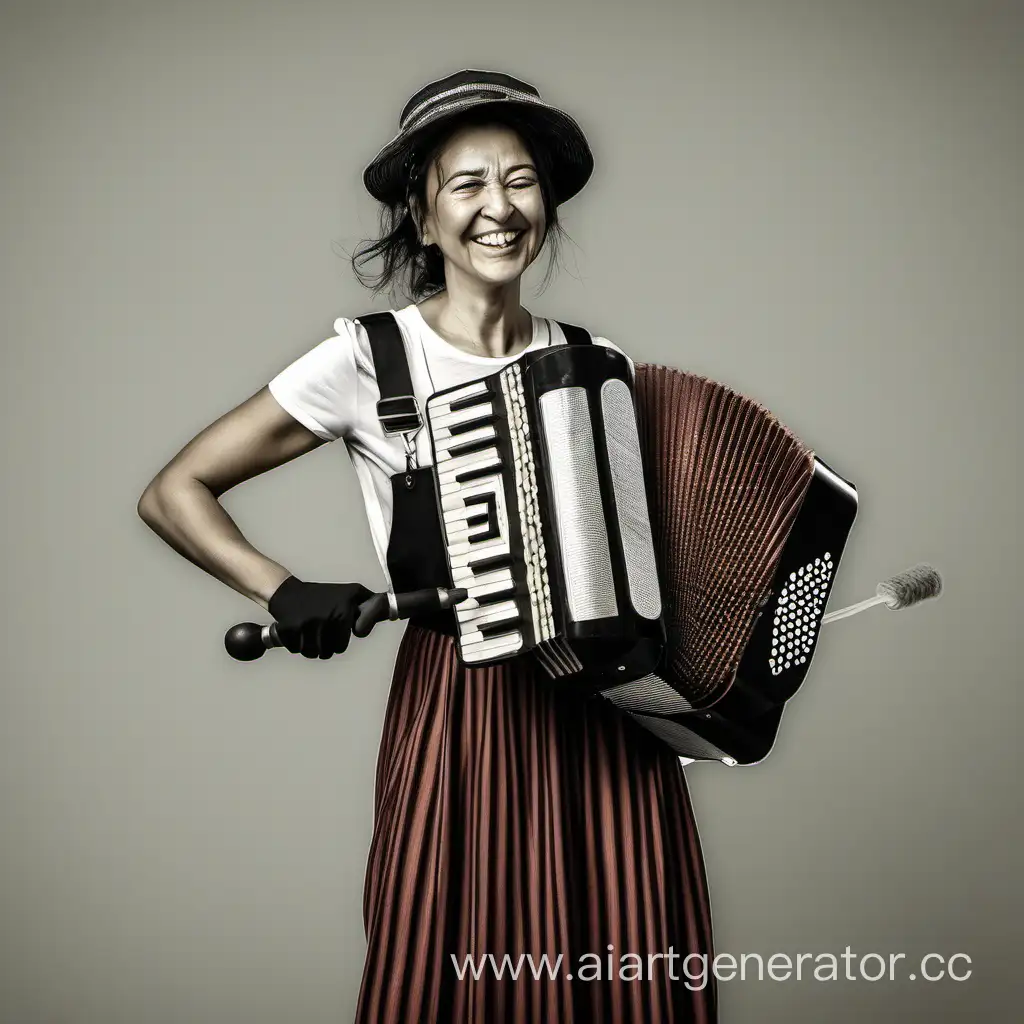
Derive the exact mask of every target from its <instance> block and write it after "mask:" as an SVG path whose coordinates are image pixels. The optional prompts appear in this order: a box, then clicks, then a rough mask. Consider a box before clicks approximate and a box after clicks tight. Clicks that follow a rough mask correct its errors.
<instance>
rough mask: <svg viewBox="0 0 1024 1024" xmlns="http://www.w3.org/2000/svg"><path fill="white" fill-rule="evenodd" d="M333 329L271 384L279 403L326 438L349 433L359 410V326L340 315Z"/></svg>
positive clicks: (290, 413) (328, 439)
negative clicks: (357, 352) (356, 350)
mask: <svg viewBox="0 0 1024 1024" xmlns="http://www.w3.org/2000/svg"><path fill="white" fill-rule="evenodd" d="M334 330H335V332H336V333H335V335H334V337H332V338H328V339H327V340H326V341H322V342H320V344H319V345H317V346H315V347H314V348H311V349H310V350H309V351H308V352H306V353H305V354H304V355H301V356H299V358H298V359H296V360H295V361H294V362H293V363H291V364H290V365H289V366H286V367H285V368H284V369H283V370H282V371H281V372H280V373H279V374H278V375H277V376H276V377H274V378H273V380H271V381H270V383H269V384H268V387H269V389H270V393H271V394H272V395H273V396H274V398H275V400H276V401H277V403H278V405H280V406H281V408H282V409H284V411H285V412H287V413H288V414H289V415H290V416H291V417H292V418H294V419H296V420H298V421H299V423H301V424H302V425H303V426H304V427H306V428H307V429H308V430H311V431H312V432H313V433H314V434H316V436H317V437H320V438H323V440H325V441H335V440H337V439H338V438H340V437H344V436H345V435H346V434H348V433H349V431H350V430H352V428H353V425H354V422H355V410H356V383H357V380H356V355H355V346H356V325H355V324H354V323H353V322H352V321H351V320H346V319H345V318H344V317H339V318H338V319H337V320H335V321H334Z"/></svg>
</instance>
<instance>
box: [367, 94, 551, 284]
mask: <svg viewBox="0 0 1024 1024" xmlns="http://www.w3.org/2000/svg"><path fill="white" fill-rule="evenodd" d="M467 124H503V125H505V126H506V127H509V128H511V129H513V131H515V132H517V133H518V134H519V135H520V136H521V137H522V139H523V141H524V142H525V143H526V146H527V148H528V149H529V150H530V154H531V156H532V157H533V161H534V164H535V166H536V168H537V181H538V184H539V185H540V190H541V196H542V198H543V201H544V220H545V228H544V245H546V246H548V248H549V259H548V269H547V272H546V273H545V275H544V279H543V282H542V285H541V287H542V288H545V287H547V285H548V283H549V281H550V280H551V277H552V275H553V272H554V268H555V266H556V261H557V258H558V251H559V241H560V240H561V239H562V238H564V237H567V236H566V235H565V231H564V229H563V228H562V225H561V224H559V222H558V209H557V207H556V205H555V202H554V189H553V188H552V184H551V182H552V175H551V164H550V160H549V157H548V154H547V151H546V150H545V149H544V147H543V146H537V145H534V143H533V141H532V139H531V136H530V130H529V122H528V120H527V119H526V118H524V117H522V116H521V115H520V114H519V112H518V111H515V110H502V111H496V110H495V109H494V108H488V107H484V108H480V109H476V110H469V111H467V112H466V113H465V114H464V115H462V116H461V117H458V118H456V119H454V120H453V121H447V122H445V124H444V126H443V127H442V128H440V129H439V130H438V131H436V132H434V133H432V134H429V135H427V136H426V137H424V138H422V139H421V140H420V141H419V142H417V144H416V146H415V147H414V149H413V151H412V152H411V154H410V155H409V158H408V159H407V160H406V171H407V181H408V186H407V194H406V198H405V199H404V200H396V201H395V202H391V203H381V209H380V237H379V238H377V239H369V240H367V241H364V242H361V243H360V244H359V245H358V246H357V247H356V250H355V253H354V254H353V255H352V257H351V262H352V269H353V271H354V273H355V275H356V277H357V278H358V279H359V281H360V283H361V284H363V285H365V286H366V287H368V288H372V289H373V291H374V293H375V294H376V293H378V292H382V291H384V290H385V289H387V288H389V287H393V286H394V285H396V284H404V285H405V290H406V291H407V292H408V294H409V296H410V297H411V298H412V299H414V300H418V299H423V298H426V297H427V296H428V295H433V294H434V293H435V292H439V291H442V290H443V289H444V286H445V280H444V256H443V255H442V253H441V250H440V249H439V248H438V247H437V246H436V245H428V246H425V245H423V244H422V243H421V241H420V236H419V232H418V231H417V229H416V222H415V220H414V219H413V215H412V209H411V206H412V200H415V201H416V202H418V203H419V206H420V209H421V210H424V211H425V210H426V208H427V204H426V199H427V197H426V187H427V171H428V169H429V167H430V164H431V162H434V163H435V164H436V161H437V155H438V153H439V151H440V149H441V147H442V146H443V145H444V144H445V142H447V141H448V139H450V138H451V136H452V135H453V134H454V133H455V132H456V131H457V130H459V129H461V128H463V127H464V126H465V125H467ZM375 260H380V263H381V266H380V270H379V271H378V272H377V273H372V272H369V271H367V270H365V269H364V268H365V266H366V265H367V264H368V263H372V262H374V261H375Z"/></svg>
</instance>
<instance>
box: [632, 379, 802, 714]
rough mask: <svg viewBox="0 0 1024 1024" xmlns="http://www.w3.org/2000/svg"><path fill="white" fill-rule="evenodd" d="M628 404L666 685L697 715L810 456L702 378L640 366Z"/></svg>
mask: <svg viewBox="0 0 1024 1024" xmlns="http://www.w3.org/2000/svg"><path fill="white" fill-rule="evenodd" d="M635 395H636V405H637V420H638V428H639V432H640V445H641V449H642V454H643V459H644V471H645V475H646V477H647V482H648V491H649V498H650V507H651V527H652V530H653V534H654V544H655V552H656V555H657V560H658V567H659V574H660V580H661V586H662V599H663V604H664V610H665V623H666V628H667V632H668V640H669V646H668V650H667V652H666V663H665V666H664V668H665V678H666V679H668V680H669V681H671V682H672V684H673V685H674V686H676V688H677V689H679V690H680V692H681V693H683V696H684V697H686V699H687V700H689V701H690V703H691V704H692V705H693V707H694V708H695V709H699V708H703V707H708V706H709V705H711V704H713V703H714V702H715V701H716V700H718V699H719V698H720V697H721V696H722V695H723V694H724V693H725V691H726V690H727V689H728V687H729V685H730V683H731V682H732V678H733V674H734V672H735V670H736V666H737V665H738V664H739V660H740V658H741V657H742V654H743V651H744V649H745V648H746V646H747V644H748V642H749V640H750V635H751V633H752V631H753V628H754V624H755V622H756V619H757V612H758V609H759V608H760V606H761V603H762V602H763V600H764V599H765V597H766V596H767V594H768V591H769V588H770V585H771V582H772V578H773V576H774V574H775V571H776V568H777V567H778V563H779V559H780V557H781V555H782V549H783V547H784V545H785V542H786V538H787V537H788V535H789V532H790V530H791V529H792V527H793V523H794V521H795V520H796V516H797V512H798V511H799V509H800V505H801V504H802V502H803V499H804V496H805V495H806V493H807V488H808V486H809V485H810V482H811V477H812V475H813V472H814V455H813V453H812V452H811V450H810V449H808V448H807V447H806V446H805V445H804V444H803V443H802V442H801V441H800V440H799V439H798V438H797V437H796V436H795V435H794V434H793V433H792V432H791V431H790V430H788V429H787V428H786V427H784V426H783V425H782V424H781V423H780V422H779V421H778V420H777V419H776V418H775V417H774V416H773V415H772V414H771V413H770V412H769V411H768V410H767V409H765V408H764V407H763V406H761V405H759V404H758V403H756V402H754V401H753V400H752V399H749V398H746V397H744V396H743V395H740V394H737V393H736V392H735V391H733V390H731V389H730V388H728V387H726V386H725V385H723V384H719V383H717V382H715V381H712V380H708V379H707V378H705V377H700V376H697V375H695V374H690V373H684V372H683V371H681V370H675V369H672V368H670V367H666V366H656V365H653V364H648V363H637V364H636V378H635Z"/></svg>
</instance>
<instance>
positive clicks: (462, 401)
mask: <svg viewBox="0 0 1024 1024" xmlns="http://www.w3.org/2000/svg"><path fill="white" fill-rule="evenodd" d="M490 399H491V394H490V392H489V391H480V392H478V393H477V394H475V395H467V396H466V397H465V398H456V399H455V401H454V402H451V403H449V405H448V411H449V412H460V411H461V410H463V409H472V408H473V406H474V405H483V404H484V402H489V401H490Z"/></svg>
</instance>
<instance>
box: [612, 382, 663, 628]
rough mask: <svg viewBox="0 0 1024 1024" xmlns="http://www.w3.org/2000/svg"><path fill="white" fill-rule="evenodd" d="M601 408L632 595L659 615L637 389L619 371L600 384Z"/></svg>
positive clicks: (644, 610) (649, 615)
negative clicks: (635, 399)
mask: <svg viewBox="0 0 1024 1024" xmlns="http://www.w3.org/2000/svg"><path fill="white" fill-rule="evenodd" d="M601 412H602V414H603V417H604V436H605V441H606V443H607V445H608V465H609V467H610V469H611V477H612V489H613V491H614V493H615V509H616V513H617V516H618V520H619V533H620V537H621V541H622V554H623V560H624V561H625V564H626V582H627V584H628V586H629V599H630V601H631V602H632V605H633V607H634V608H635V609H636V613H637V614H638V615H642V616H643V617H644V618H645V619H656V618H658V616H659V615H661V592H660V590H659V589H658V570H657V566H656V565H655V561H654V539H653V537H652V536H651V519H650V515H649V514H648V510H647V492H646V490H645V488H644V470H643V462H642V461H641V458H640V438H639V435H638V434H637V427H636V412H635V411H634V409H633V395H632V393H631V392H630V390H629V385H628V384H626V382H625V381H623V380H620V379H619V378H617V377H616V378H613V379H612V380H607V381H605V382H604V384H602V385H601Z"/></svg>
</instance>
